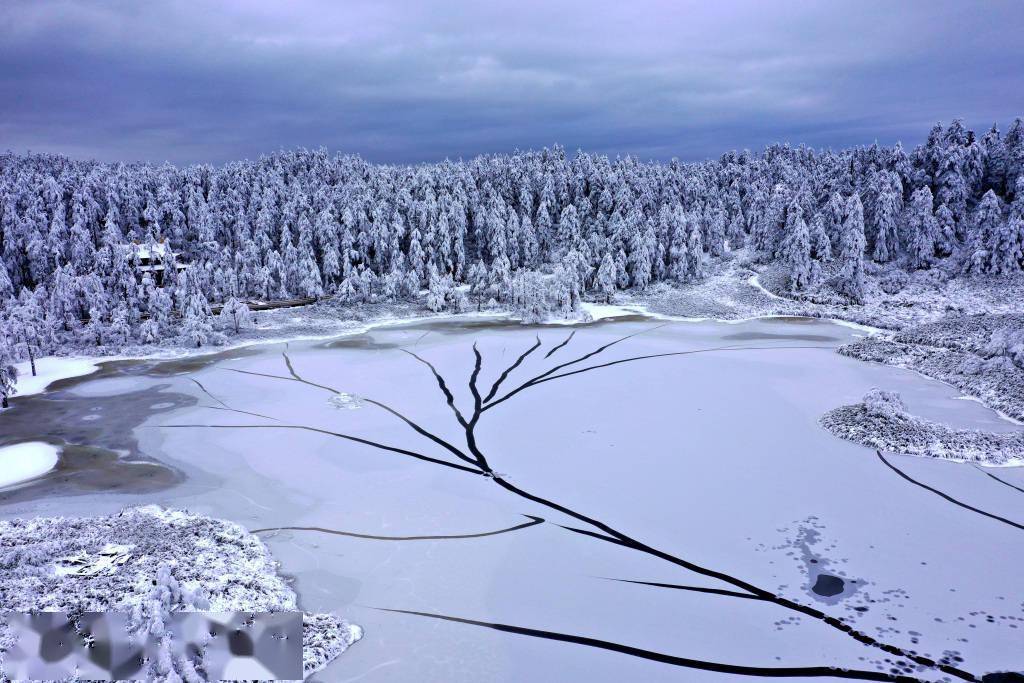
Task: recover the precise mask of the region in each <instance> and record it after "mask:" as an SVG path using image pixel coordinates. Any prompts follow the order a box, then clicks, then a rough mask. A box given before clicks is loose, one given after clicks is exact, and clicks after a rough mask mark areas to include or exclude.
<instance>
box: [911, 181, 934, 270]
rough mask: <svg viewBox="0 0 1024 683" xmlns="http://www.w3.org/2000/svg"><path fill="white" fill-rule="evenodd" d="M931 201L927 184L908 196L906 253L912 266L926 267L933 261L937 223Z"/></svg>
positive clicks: (930, 192)
mask: <svg viewBox="0 0 1024 683" xmlns="http://www.w3.org/2000/svg"><path fill="white" fill-rule="evenodd" d="M932 201H933V200H932V191H931V190H930V189H928V186H927V185H925V186H924V187H922V188H920V189H918V190H916V191H915V192H914V194H913V195H911V197H910V206H909V207H908V208H907V219H906V222H907V228H908V231H909V233H910V243H909V244H908V245H907V255H908V257H909V260H910V266H911V267H912V268H927V267H929V266H930V265H932V264H933V263H934V262H935V240H936V233H937V232H938V223H937V222H936V220H935V216H934V215H933V214H932Z"/></svg>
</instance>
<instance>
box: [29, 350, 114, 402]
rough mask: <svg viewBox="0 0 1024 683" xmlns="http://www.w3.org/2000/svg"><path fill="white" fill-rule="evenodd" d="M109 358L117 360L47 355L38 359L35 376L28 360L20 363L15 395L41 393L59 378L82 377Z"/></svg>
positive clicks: (94, 370) (96, 368) (92, 371)
mask: <svg viewBox="0 0 1024 683" xmlns="http://www.w3.org/2000/svg"><path fill="white" fill-rule="evenodd" d="M108 360H116V358H98V357H89V356H77V357H73V358H65V357H59V356H46V357H45V358H37V359H36V374H35V376H33V375H32V366H31V365H30V364H29V362H28V361H25V362H23V363H18V364H17V365H16V367H17V368H18V380H17V382H16V383H15V389H16V390H17V391H16V393H15V396H32V395H34V394H41V393H42V392H44V391H46V388H47V387H49V386H50V385H51V384H53V383H54V382H56V381H58V380H62V379H68V378H69V377H81V376H83V375H89V374H92V373H94V372H96V370H98V369H99V364H100V363H102V362H104V361H108Z"/></svg>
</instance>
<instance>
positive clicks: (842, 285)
mask: <svg viewBox="0 0 1024 683" xmlns="http://www.w3.org/2000/svg"><path fill="white" fill-rule="evenodd" d="M845 215H846V217H845V219H844V220H843V231H842V235H841V241H840V252H839V258H840V261H841V263H842V266H841V270H840V272H839V275H838V277H837V279H836V281H835V285H836V289H837V290H838V291H839V293H840V294H844V295H845V296H847V297H849V298H850V299H852V300H853V301H855V302H857V303H861V302H863V301H864V295H865V283H864V247H865V245H866V240H865V239H864V206H863V205H862V204H861V201H860V197H858V196H857V195H856V194H854V195H851V196H850V199H849V200H848V201H847V203H846V211H845Z"/></svg>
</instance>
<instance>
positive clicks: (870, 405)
mask: <svg viewBox="0 0 1024 683" xmlns="http://www.w3.org/2000/svg"><path fill="white" fill-rule="evenodd" d="M863 403H864V407H865V409H866V410H867V411H868V414H869V415H875V416H877V417H891V416H893V415H900V414H902V413H905V412H906V411H907V406H906V405H904V403H903V399H901V398H900V395H899V394H898V393H896V392H894V391H882V390H881V389H872V390H871V391H869V392H868V393H867V394H866V395H865V396H864V400H863Z"/></svg>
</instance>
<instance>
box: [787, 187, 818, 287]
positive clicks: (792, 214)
mask: <svg viewBox="0 0 1024 683" xmlns="http://www.w3.org/2000/svg"><path fill="white" fill-rule="evenodd" d="M786 224H787V229H786V236H785V237H784V238H783V240H782V260H783V262H784V263H785V264H786V271H787V274H788V275H789V285H790V288H791V289H793V290H794V291H801V290H804V289H807V288H808V287H809V286H810V285H812V284H813V281H812V277H811V276H812V270H811V236H810V231H809V230H808V229H807V223H806V222H805V221H804V218H803V212H802V210H801V209H800V207H799V206H794V207H791V208H790V210H789V216H788V217H787V220H786Z"/></svg>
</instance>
